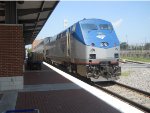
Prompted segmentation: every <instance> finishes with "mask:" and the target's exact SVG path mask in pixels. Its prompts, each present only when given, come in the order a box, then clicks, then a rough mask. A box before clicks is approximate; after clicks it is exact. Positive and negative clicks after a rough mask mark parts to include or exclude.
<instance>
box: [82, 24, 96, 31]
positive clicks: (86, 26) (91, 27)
mask: <svg viewBox="0 0 150 113" xmlns="http://www.w3.org/2000/svg"><path fill="white" fill-rule="evenodd" d="M82 28H83V29H84V30H97V29H98V28H97V26H96V25H95V24H82Z"/></svg>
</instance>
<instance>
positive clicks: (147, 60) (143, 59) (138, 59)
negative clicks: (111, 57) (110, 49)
mask: <svg viewBox="0 0 150 113" xmlns="http://www.w3.org/2000/svg"><path fill="white" fill-rule="evenodd" d="M121 59H127V60H133V61H139V62H150V58H134V57H121Z"/></svg>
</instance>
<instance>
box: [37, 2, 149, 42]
mask: <svg viewBox="0 0 150 113" xmlns="http://www.w3.org/2000/svg"><path fill="white" fill-rule="evenodd" d="M84 18H87V19H90V18H98V19H103V20H107V21H110V22H111V23H112V24H113V27H114V30H115V32H116V34H117V36H118V39H119V40H120V42H128V43H129V44H140V43H145V42H150V1H132V2H131V1H60V2H59V3H58V5H57V6H56V8H55V10H54V11H53V13H52V14H51V16H50V17H49V19H48V20H47V22H46V24H45V25H44V27H43V29H42V30H41V32H40V33H39V35H38V36H37V38H36V39H43V38H45V37H49V36H54V35H56V34H58V33H60V32H61V31H63V30H65V27H64V20H67V21H68V27H69V26H71V25H73V24H74V23H76V22H77V21H80V20H82V19H84Z"/></svg>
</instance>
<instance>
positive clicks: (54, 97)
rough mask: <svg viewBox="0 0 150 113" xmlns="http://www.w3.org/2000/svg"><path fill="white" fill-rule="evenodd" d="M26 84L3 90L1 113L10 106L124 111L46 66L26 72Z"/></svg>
mask: <svg viewBox="0 0 150 113" xmlns="http://www.w3.org/2000/svg"><path fill="white" fill-rule="evenodd" d="M24 84H25V85H24V89H23V90H18V91H5V92H1V93H0V97H1V100H0V113H1V112H2V111H4V110H10V109H33V108H34V109H39V111H40V113H120V112H122V111H120V110H119V109H120V108H118V110H117V109H116V108H114V107H112V106H110V105H109V104H107V103H106V102H104V101H103V100H100V99H99V98H97V97H96V96H94V95H92V94H90V93H89V92H88V91H86V90H84V89H83V88H81V87H80V86H78V85H76V84H74V83H73V82H71V81H70V80H68V79H66V78H64V77H63V76H62V75H60V74H58V73H57V72H55V71H53V70H52V69H50V68H49V67H47V66H45V65H43V66H42V70H41V71H36V70H33V71H26V72H25V73H24ZM104 100H105V99H104ZM118 104H119V103H118ZM124 109H126V108H124ZM131 112H133V111H132V110H131ZM30 113H33V112H30ZM35 113H36V112H35ZM136 113H137V112H136Z"/></svg>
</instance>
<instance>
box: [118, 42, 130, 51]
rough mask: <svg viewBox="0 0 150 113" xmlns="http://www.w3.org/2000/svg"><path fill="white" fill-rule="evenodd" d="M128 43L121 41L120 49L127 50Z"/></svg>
mask: <svg viewBox="0 0 150 113" xmlns="http://www.w3.org/2000/svg"><path fill="white" fill-rule="evenodd" d="M128 46H129V45H128V44H127V42H122V43H121V44H120V49H121V50H127V49H128Z"/></svg>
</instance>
